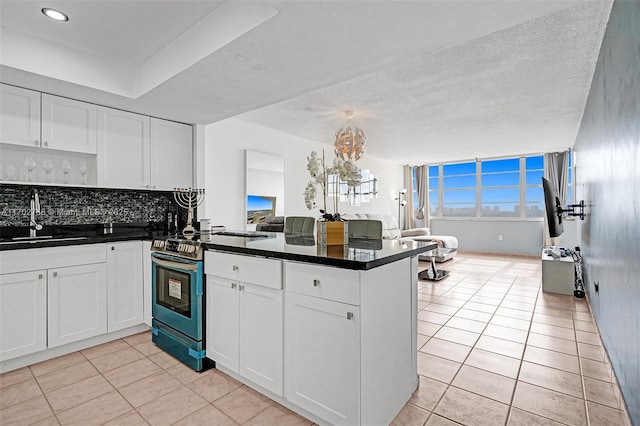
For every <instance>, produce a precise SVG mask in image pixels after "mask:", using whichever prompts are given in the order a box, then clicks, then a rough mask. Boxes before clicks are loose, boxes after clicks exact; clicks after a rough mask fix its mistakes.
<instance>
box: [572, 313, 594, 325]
mask: <svg viewBox="0 0 640 426" xmlns="http://www.w3.org/2000/svg"><path fill="white" fill-rule="evenodd" d="M573 319H574V320H576V321H584V322H589V323H593V315H591V313H590V312H574V313H573Z"/></svg>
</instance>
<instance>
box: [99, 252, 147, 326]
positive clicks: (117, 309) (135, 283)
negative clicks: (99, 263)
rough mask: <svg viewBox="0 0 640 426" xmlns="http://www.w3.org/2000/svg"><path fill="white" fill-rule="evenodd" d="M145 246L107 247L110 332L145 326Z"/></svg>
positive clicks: (108, 322)
mask: <svg viewBox="0 0 640 426" xmlns="http://www.w3.org/2000/svg"><path fill="white" fill-rule="evenodd" d="M141 245H142V243H141V242H140V241H126V242H118V243H109V244H107V305H108V306H109V310H108V321H107V330H108V331H109V332H112V331H116V330H122V329H123V328H127V327H132V326H134V325H138V324H142V323H143V322H144V288H143V270H142V252H141V249H140V247H141Z"/></svg>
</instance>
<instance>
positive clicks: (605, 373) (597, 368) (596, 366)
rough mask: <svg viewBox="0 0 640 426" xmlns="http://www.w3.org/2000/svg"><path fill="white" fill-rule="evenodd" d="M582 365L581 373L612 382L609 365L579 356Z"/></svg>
mask: <svg viewBox="0 0 640 426" xmlns="http://www.w3.org/2000/svg"><path fill="white" fill-rule="evenodd" d="M580 364H581V366H582V375H583V376H586V377H591V378H592V379H598V380H602V381H604V382H612V381H613V374H612V372H611V367H609V365H607V364H606V363H604V362H599V361H594V360H591V359H588V358H580Z"/></svg>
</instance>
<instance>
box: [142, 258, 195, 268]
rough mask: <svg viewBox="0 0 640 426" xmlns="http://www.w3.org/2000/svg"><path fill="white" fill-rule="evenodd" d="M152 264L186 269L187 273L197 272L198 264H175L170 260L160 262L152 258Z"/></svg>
mask: <svg viewBox="0 0 640 426" xmlns="http://www.w3.org/2000/svg"><path fill="white" fill-rule="evenodd" d="M151 261H152V262H154V263H157V264H158V265H160V266H165V267H167V268H173V269H186V270H188V271H193V272H197V271H198V264H197V263H183V262H175V261H171V260H162V259H158V258H157V257H154V258H152V259H151Z"/></svg>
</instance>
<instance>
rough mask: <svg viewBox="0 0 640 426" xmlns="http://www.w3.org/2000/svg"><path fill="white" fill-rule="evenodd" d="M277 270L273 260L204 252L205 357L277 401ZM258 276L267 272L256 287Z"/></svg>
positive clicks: (280, 358)
mask: <svg viewBox="0 0 640 426" xmlns="http://www.w3.org/2000/svg"><path fill="white" fill-rule="evenodd" d="M227 262H229V263H228V264H227ZM227 266H228V267H227ZM281 268H282V263H281V262H280V261H278V260H269V259H262V258H253V257H250V256H240V255H232V254H224V253H212V252H206V253H205V273H206V279H207V281H206V282H207V284H206V285H207V309H206V312H207V313H206V315H207V319H206V321H207V327H206V328H207V335H206V339H207V340H206V342H207V343H206V345H207V358H210V359H212V360H214V361H215V362H216V364H217V365H220V366H223V367H226V368H228V369H229V370H231V371H233V372H235V373H237V374H239V375H240V376H242V377H244V378H246V379H248V380H250V381H252V382H253V383H255V384H257V385H259V386H261V387H263V388H264V389H267V390H269V391H271V392H273V393H274V394H276V395H278V396H282V395H283V381H284V380H283V290H282V275H281ZM260 271H262V272H263V273H265V272H269V273H265V276H264V277H263V280H262V282H260V281H259V280H258V278H257V277H258V276H259V272H260ZM216 273H217V274H219V275H224V276H226V277H221V276H219V275H215V274H216ZM234 276H236V277H237V276H239V277H242V278H244V279H249V278H248V277H251V279H252V280H255V281H253V282H246V281H240V280H239V279H235V278H233V277H234ZM229 277H232V278H229ZM262 284H264V285H262ZM274 287H276V288H274Z"/></svg>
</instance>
